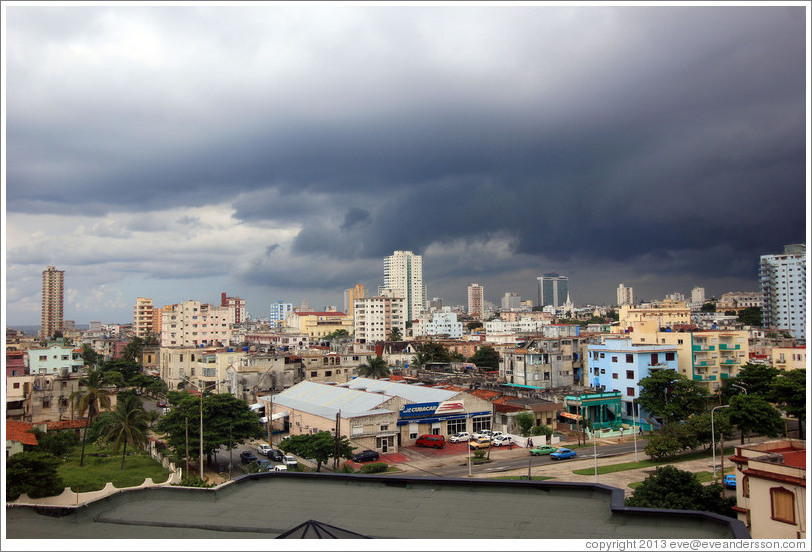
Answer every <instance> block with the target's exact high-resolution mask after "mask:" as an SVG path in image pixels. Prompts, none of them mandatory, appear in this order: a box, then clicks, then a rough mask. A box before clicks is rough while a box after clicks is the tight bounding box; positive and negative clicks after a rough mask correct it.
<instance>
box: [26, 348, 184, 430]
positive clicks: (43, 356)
mask: <svg viewBox="0 0 812 552" xmlns="http://www.w3.org/2000/svg"><path fill="white" fill-rule="evenodd" d="M39 360H40V362H45V361H46V360H48V355H40V356H39ZM199 440H200V439H198V441H199Z"/></svg>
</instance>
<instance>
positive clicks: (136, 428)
mask: <svg viewBox="0 0 812 552" xmlns="http://www.w3.org/2000/svg"><path fill="white" fill-rule="evenodd" d="M105 437H106V439H107V440H108V441H111V440H112V442H113V451H114V452H118V449H119V448H121V445H122V444H123V445H124V452H123V453H122V454H121V468H119V471H122V470H124V459H125V458H126V457H127V445H128V444H129V445H132V446H133V447H139V446H143V445H144V444H145V443H146V441H147V414H146V412H145V411H144V405H143V404H142V403H141V399H140V398H139V397H138V396H136V395H124V396H123V397H119V400H118V402H117V403H116V408H115V409H114V410H113V417H112V420H111V422H110V425H109V426H108V428H107V435H106V436H105Z"/></svg>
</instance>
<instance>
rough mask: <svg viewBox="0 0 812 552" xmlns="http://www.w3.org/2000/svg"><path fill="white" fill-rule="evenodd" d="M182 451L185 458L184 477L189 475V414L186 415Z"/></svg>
mask: <svg viewBox="0 0 812 552" xmlns="http://www.w3.org/2000/svg"><path fill="white" fill-rule="evenodd" d="M183 452H184V453H185V454H184V455H183V456H184V457H185V458H186V477H189V416H186V448H185V449H184V450H183Z"/></svg>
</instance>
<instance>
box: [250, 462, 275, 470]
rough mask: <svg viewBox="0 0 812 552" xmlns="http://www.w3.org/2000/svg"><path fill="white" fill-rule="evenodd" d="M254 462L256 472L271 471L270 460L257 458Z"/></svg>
mask: <svg viewBox="0 0 812 552" xmlns="http://www.w3.org/2000/svg"><path fill="white" fill-rule="evenodd" d="M254 463H255V464H256V465H257V472H267V471H271V468H273V466H272V465H271V462H270V460H265V459H259V460H257V461H256V462H254Z"/></svg>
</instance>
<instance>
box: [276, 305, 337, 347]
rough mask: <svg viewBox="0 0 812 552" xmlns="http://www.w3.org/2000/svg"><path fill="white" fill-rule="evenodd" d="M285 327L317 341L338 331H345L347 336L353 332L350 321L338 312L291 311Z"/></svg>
mask: <svg viewBox="0 0 812 552" xmlns="http://www.w3.org/2000/svg"><path fill="white" fill-rule="evenodd" d="M285 325H286V326H287V327H288V328H291V329H293V330H295V331H297V332H299V333H302V334H305V335H307V336H309V337H310V340H311V341H313V340H318V339H320V338H322V337H325V336H328V335H330V334H331V333H333V332H336V331H338V330H345V331H346V332H347V333H348V334H351V333H352V331H353V328H352V319H351V318H350V317H349V316H347V315H346V314H344V313H343V312H338V311H323V312H316V311H293V312H290V313H288V316H287V318H286V319H285Z"/></svg>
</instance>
